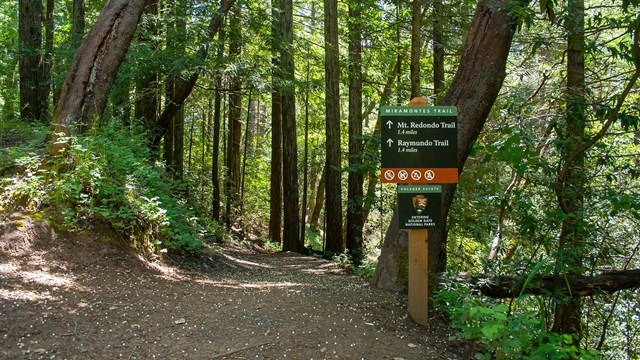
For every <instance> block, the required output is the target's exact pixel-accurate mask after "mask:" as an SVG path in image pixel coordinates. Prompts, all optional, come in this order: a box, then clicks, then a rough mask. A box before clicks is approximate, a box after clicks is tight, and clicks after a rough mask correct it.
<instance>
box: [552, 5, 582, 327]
mask: <svg viewBox="0 0 640 360" xmlns="http://www.w3.org/2000/svg"><path fill="white" fill-rule="evenodd" d="M567 7H568V9H567V15H568V16H567V22H566V25H567V30H568V39H567V40H568V41H567V45H568V49H567V90H566V101H567V113H566V124H565V134H566V138H565V139H563V140H564V141H563V142H562V157H561V159H560V161H561V162H563V163H565V164H564V166H563V167H560V169H566V171H560V173H559V174H558V179H557V181H556V196H557V198H558V204H559V205H560V209H561V210H562V212H563V213H564V215H565V219H564V220H563V221H562V230H561V231H560V238H559V244H558V248H559V251H558V259H556V274H564V275H567V276H568V274H579V273H582V272H583V269H582V259H583V257H584V255H583V254H584V250H585V249H584V248H583V246H584V245H583V237H584V235H583V231H584V226H583V223H584V218H583V215H582V212H583V209H584V187H585V184H586V178H585V172H584V153H581V154H579V155H578V156H577V157H575V158H573V159H571V158H570V157H571V155H572V153H573V152H574V151H575V149H576V148H579V147H581V146H583V139H584V135H585V133H584V129H585V115H584V108H585V102H586V101H585V76H584V70H585V69H584V0H569V1H568V3H567ZM556 278H557V279H556V281H557V282H558V283H562V282H564V280H563V276H562V275H561V276H556ZM571 291H573V289H571ZM581 309H582V305H581V301H580V299H579V298H575V297H568V296H560V297H559V298H557V299H556V307H555V312H554V323H553V327H552V331H554V332H557V333H560V334H578V336H579V334H580V332H581V322H582V314H581Z"/></svg>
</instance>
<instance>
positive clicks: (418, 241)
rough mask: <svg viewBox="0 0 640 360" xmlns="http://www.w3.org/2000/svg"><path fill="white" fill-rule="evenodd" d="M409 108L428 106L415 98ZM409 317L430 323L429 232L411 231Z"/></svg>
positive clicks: (423, 101) (421, 322)
mask: <svg viewBox="0 0 640 360" xmlns="http://www.w3.org/2000/svg"><path fill="white" fill-rule="evenodd" d="M409 106H427V102H426V101H425V100H424V99H423V98H419V97H415V98H413V99H411V101H409ZM408 261H409V264H408V265H409V316H411V318H412V319H413V321H415V322H416V323H418V324H420V325H427V322H428V321H429V230H428V229H410V230H409V260H408Z"/></svg>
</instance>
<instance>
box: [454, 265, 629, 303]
mask: <svg viewBox="0 0 640 360" xmlns="http://www.w3.org/2000/svg"><path fill="white" fill-rule="evenodd" d="M452 280H453V281H455V282H466V283H469V284H470V286H471V287H472V289H473V290H475V291H477V292H479V293H480V294H482V295H485V296H488V297H492V298H498V299H505V298H515V297H518V296H521V295H525V294H530V295H542V296H552V295H561V294H562V295H564V296H571V297H584V296H591V295H595V294H600V293H613V292H616V291H620V290H626V289H637V288H639V287H640V269H633V270H610V271H603V272H602V273H600V274H598V275H593V276H585V275H573V274H567V275H562V274H560V275H555V276H554V275H534V276H520V277H516V276H506V275H503V276H492V275H472V274H459V275H457V276H456V277H455V278H453V279H448V281H452ZM443 281H444V282H447V280H446V279H445V280H443Z"/></svg>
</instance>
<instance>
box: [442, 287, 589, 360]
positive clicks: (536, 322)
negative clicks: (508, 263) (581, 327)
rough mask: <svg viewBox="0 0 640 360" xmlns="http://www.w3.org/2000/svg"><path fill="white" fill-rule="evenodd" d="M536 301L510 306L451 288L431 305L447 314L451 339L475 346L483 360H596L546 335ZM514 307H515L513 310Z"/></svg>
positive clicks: (564, 338) (567, 339)
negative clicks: (451, 330) (468, 341)
mask: <svg viewBox="0 0 640 360" xmlns="http://www.w3.org/2000/svg"><path fill="white" fill-rule="evenodd" d="M538 301H541V300H539V298H534V297H531V296H526V297H521V298H518V299H514V300H513V302H512V303H511V304H510V306H507V305H506V304H504V303H502V302H500V301H497V300H494V299H489V298H487V297H483V296H480V295H476V294H472V293H471V291H470V289H469V288H468V287H465V286H459V287H450V288H448V289H446V290H442V291H440V292H439V293H438V294H436V295H435V296H434V297H433V304H434V306H435V307H436V309H438V310H439V311H441V312H443V313H445V314H447V315H448V316H449V318H450V320H451V325H452V327H453V328H454V329H456V330H457V332H456V334H455V335H454V336H453V338H454V339H468V340H472V341H474V342H476V343H478V344H479V345H480V346H481V347H482V348H483V351H480V352H478V353H476V354H475V358H476V359H478V360H484V359H494V358H495V359H597V358H598V354H597V352H596V351H595V350H585V349H582V348H580V346H579V344H576V340H575V338H574V337H573V336H572V335H569V334H563V335H560V334H556V333H549V332H547V331H546V328H545V323H544V318H543V317H542V316H541V314H540V312H539V311H538V310H537V309H540V308H542V304H540V303H539V302H538ZM516 305H517V306H516Z"/></svg>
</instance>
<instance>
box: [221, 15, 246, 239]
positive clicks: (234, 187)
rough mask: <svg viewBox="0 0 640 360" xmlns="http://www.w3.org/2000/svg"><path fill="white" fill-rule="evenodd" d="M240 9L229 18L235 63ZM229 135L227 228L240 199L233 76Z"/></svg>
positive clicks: (237, 97)
mask: <svg viewBox="0 0 640 360" xmlns="http://www.w3.org/2000/svg"><path fill="white" fill-rule="evenodd" d="M241 16H242V14H241V11H240V7H236V8H234V10H233V11H232V16H231V18H230V29H229V55H230V56H231V58H232V59H234V60H235V61H238V60H239V59H240V53H241V51H242V39H241V33H242V28H241V24H240V19H241ZM229 90H230V94H229V124H228V125H229V135H228V144H227V178H226V182H225V193H226V194H227V228H231V225H232V224H233V223H234V222H235V221H236V220H237V218H236V215H237V214H236V213H235V212H236V210H237V209H238V205H239V203H238V202H239V198H240V150H241V145H242V79H241V78H240V77H239V76H238V75H235V76H233V77H232V78H231V80H230V85H229Z"/></svg>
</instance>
